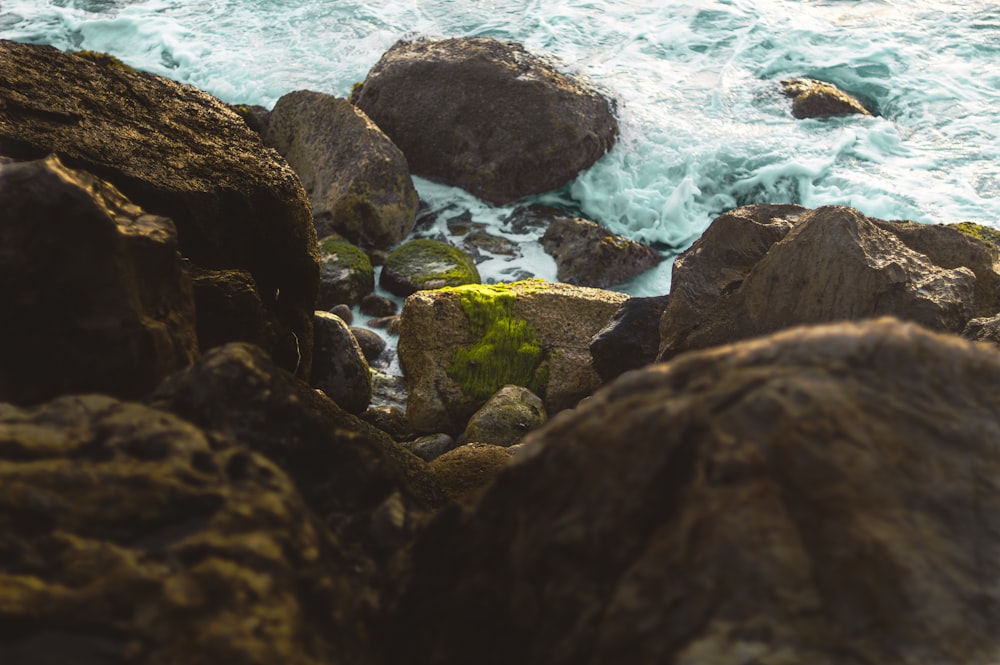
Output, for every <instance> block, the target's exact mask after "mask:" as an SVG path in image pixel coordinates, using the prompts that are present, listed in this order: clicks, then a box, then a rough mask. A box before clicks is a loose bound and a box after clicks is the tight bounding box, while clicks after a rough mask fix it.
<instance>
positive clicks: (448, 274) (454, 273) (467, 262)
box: [379, 238, 481, 298]
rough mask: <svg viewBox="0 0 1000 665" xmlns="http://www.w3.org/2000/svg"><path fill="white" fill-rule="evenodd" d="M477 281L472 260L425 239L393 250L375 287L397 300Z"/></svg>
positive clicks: (447, 246) (453, 247)
mask: <svg viewBox="0 0 1000 665" xmlns="http://www.w3.org/2000/svg"><path fill="white" fill-rule="evenodd" d="M480 281H481V280H480V277H479V271H478V270H476V264H475V263H474V262H473V261H472V257H470V256H469V255H468V254H466V253H465V252H463V251H462V250H460V249H459V248H457V247H455V246H453V245H449V244H448V243H446V242H442V241H440V240H428V239H426V238H418V239H416V240H410V241H408V242H405V243H403V244H402V245H400V246H399V247H397V248H396V249H394V250H393V251H392V253H391V254H389V256H388V258H386V260H385V265H384V266H383V267H382V272H381V273H380V274H379V285H380V286H381V287H382V288H383V289H385V290H386V291H388V292H389V293H392V294H393V295H397V296H400V297H401V298H405V297H406V296H408V295H410V294H411V293H414V292H416V291H419V290H421V289H440V288H443V287H445V286H461V285H462V284H479V282H480Z"/></svg>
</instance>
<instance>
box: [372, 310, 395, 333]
mask: <svg viewBox="0 0 1000 665" xmlns="http://www.w3.org/2000/svg"><path fill="white" fill-rule="evenodd" d="M365 325H367V326H369V327H372V328H378V329H380V330H385V331H386V332H387V333H389V334H390V335H398V334H399V325H400V315H399V314H397V315H396V316H380V317H379V318H377V319H368V320H367V321H365Z"/></svg>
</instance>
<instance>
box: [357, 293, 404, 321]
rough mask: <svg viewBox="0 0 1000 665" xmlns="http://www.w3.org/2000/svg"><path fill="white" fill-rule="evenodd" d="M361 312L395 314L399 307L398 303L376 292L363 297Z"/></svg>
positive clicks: (369, 314)
mask: <svg viewBox="0 0 1000 665" xmlns="http://www.w3.org/2000/svg"><path fill="white" fill-rule="evenodd" d="M360 309H361V313H362V314H366V315H368V316H393V315H394V314H395V313H396V312H397V311H398V308H397V307H396V303H394V302H393V301H392V300H390V299H388V298H386V297H385V296H380V295H378V294H376V293H369V294H368V295H366V296H365V297H364V298H362V299H361V308H360Z"/></svg>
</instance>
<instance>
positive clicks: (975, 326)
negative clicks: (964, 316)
mask: <svg viewBox="0 0 1000 665" xmlns="http://www.w3.org/2000/svg"><path fill="white" fill-rule="evenodd" d="M962 337H964V338H965V339H969V340H972V341H973V342H987V343H989V344H992V345H994V346H1000V315H997V316H991V317H988V318H979V319H970V320H969V322H968V323H967V324H965V329H964V330H962Z"/></svg>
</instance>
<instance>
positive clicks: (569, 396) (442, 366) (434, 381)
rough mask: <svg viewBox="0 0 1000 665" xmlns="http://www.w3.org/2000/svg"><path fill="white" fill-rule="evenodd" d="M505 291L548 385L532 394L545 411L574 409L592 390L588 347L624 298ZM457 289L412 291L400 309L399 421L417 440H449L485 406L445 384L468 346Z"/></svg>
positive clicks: (548, 288)
mask: <svg viewBox="0 0 1000 665" xmlns="http://www.w3.org/2000/svg"><path fill="white" fill-rule="evenodd" d="M461 288H474V287H460V289H461ZM510 288H511V289H512V291H513V293H514V294H515V296H516V299H515V302H514V306H513V309H514V315H515V316H516V317H517V318H518V319H520V320H524V321H527V323H528V325H529V326H530V327H531V328H532V329H533V330H534V331H535V333H536V335H537V338H538V341H539V342H540V343H541V345H542V347H543V349H544V361H543V362H544V363H545V364H546V367H547V372H548V380H547V382H546V385H545V386H544V390H539V391H537V392H538V394H539V396H541V397H542V398H543V400H544V402H545V409H546V411H547V412H548V413H549V414H552V413H556V412H557V411H560V410H562V409H567V408H570V407H572V406H574V405H575V404H576V403H577V402H579V401H580V399H582V398H583V397H585V396H587V395H589V394H591V393H592V392H593V390H594V389H595V388H596V387H597V386H598V385H599V384H600V378H599V377H598V376H597V374H596V372H594V370H593V368H592V367H591V364H590V351H589V349H588V345H589V344H590V340H591V338H592V337H593V336H594V335H595V334H596V333H597V331H599V330H600V329H601V328H603V327H604V326H605V325H606V324H607V322H608V320H610V318H611V316H612V315H614V313H615V311H616V310H617V309H618V306H619V305H621V304H622V303H623V302H624V301H625V300H627V299H628V296H627V295H625V294H623V293H615V292H613V291H603V290H600V289H590V288H584V287H578V286H571V285H569V284H560V283H546V282H542V281H539V280H531V281H525V282H515V283H514V284H512V285H510ZM460 289H443V290H440V291H418V292H417V293H415V294H413V295H412V296H410V297H409V298H407V299H406V303H405V304H404V305H403V313H402V320H401V324H400V337H399V346H398V353H399V360H400V363H401V365H402V367H403V371H404V373H405V374H406V378H407V382H408V384H409V397H408V400H407V405H406V415H407V418H408V419H409V421H410V424H411V425H412V426H413V428H414V429H415V430H416V431H417V432H422V433H426V432H440V431H444V432H449V433H453V434H457V433H458V432H461V431H462V430H463V429H464V428H465V425H466V422H467V421H468V419H469V417H470V416H471V415H472V414H473V413H475V411H476V410H477V409H478V408H479V407H480V406H482V405H483V404H484V403H485V401H486V399H485V398H476V397H472V396H469V395H466V394H464V393H463V392H462V389H461V386H460V385H459V384H458V383H457V382H456V381H455V380H454V379H452V378H451V377H449V376H448V368H449V366H450V365H451V363H452V361H453V358H454V356H455V353H456V351H457V350H458V349H459V348H460V347H465V346H468V345H470V344H473V343H475V341H476V339H475V338H474V337H473V335H472V333H471V330H470V325H469V320H468V318H467V316H466V314H465V312H464V311H463V309H462V304H461V295H460ZM542 393H544V395H543V394H542Z"/></svg>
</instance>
